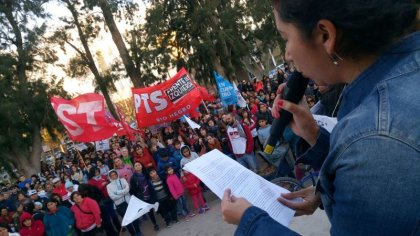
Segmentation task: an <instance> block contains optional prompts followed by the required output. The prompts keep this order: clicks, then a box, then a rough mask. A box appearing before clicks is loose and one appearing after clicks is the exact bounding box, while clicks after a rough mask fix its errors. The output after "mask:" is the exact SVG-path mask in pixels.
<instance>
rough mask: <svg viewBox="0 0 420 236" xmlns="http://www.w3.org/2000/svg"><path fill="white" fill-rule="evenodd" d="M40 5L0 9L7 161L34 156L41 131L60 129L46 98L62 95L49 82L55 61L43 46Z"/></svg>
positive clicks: (16, 1) (38, 1) (0, 92)
mask: <svg viewBox="0 0 420 236" xmlns="http://www.w3.org/2000/svg"><path fill="white" fill-rule="evenodd" d="M45 2H46V0H30V1H29V0H6V1H2V2H1V3H0V24H1V25H2V27H1V28H0V35H1V37H0V40H1V43H0V111H1V112H0V153H2V155H4V156H8V157H12V158H15V157H24V158H28V157H29V156H30V155H31V154H32V153H31V152H32V151H36V150H34V149H33V148H34V147H33V146H34V140H39V137H40V133H39V131H40V129H41V127H45V128H46V129H47V130H49V131H52V130H53V129H56V128H57V127H60V126H59V124H58V121H57V119H56V117H55V115H54V112H53V110H52V108H51V106H50V105H49V97H50V96H53V95H61V96H65V95H66V94H65V92H64V90H63V88H62V81H60V80H58V79H57V78H55V77H53V76H48V70H47V66H48V64H50V63H53V62H55V61H56V60H57V56H56V52H55V51H54V50H53V49H52V48H50V47H49V46H48V45H47V42H46V41H45V40H44V34H45V31H46V29H47V27H46V24H45V19H47V18H48V15H47V14H46V13H45V12H44V11H43V7H42V5H43V4H44V3H45ZM46 77H48V78H46ZM47 79H48V80H47ZM51 133H52V132H51ZM39 144H40V143H39ZM39 154H40V153H39Z"/></svg>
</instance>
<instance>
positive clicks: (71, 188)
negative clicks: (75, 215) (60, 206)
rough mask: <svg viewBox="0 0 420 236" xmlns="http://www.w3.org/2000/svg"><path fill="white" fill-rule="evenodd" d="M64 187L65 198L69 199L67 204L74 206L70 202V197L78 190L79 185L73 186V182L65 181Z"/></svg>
mask: <svg viewBox="0 0 420 236" xmlns="http://www.w3.org/2000/svg"><path fill="white" fill-rule="evenodd" d="M64 187H65V188H66V190H67V197H68V199H69V202H70V203H71V204H72V205H74V202H73V201H72V200H71V198H70V196H71V194H72V193H73V192H76V191H77V190H78V189H79V185H78V184H73V182H71V181H69V180H67V181H66V183H65V184H64Z"/></svg>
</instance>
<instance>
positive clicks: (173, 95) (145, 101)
mask: <svg viewBox="0 0 420 236" xmlns="http://www.w3.org/2000/svg"><path fill="white" fill-rule="evenodd" d="M132 92H133V96H134V108H135V109H134V111H135V113H136V117H137V125H138V127H148V126H152V125H156V124H161V123H166V122H170V121H173V120H177V119H179V118H180V117H182V116H183V115H185V114H190V113H193V112H194V111H195V109H196V108H197V107H198V106H199V105H200V102H201V100H202V99H203V98H202V93H201V91H200V88H199V86H198V85H196V84H195V83H194V81H193V80H192V79H191V77H190V76H189V75H188V72H187V71H186V70H185V69H184V68H182V69H181V70H180V71H179V72H178V73H177V74H176V75H175V76H174V77H172V78H171V79H170V80H167V81H165V82H163V83H161V84H158V85H155V86H152V87H147V88H139V89H132Z"/></svg>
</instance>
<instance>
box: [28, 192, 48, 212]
mask: <svg viewBox="0 0 420 236" xmlns="http://www.w3.org/2000/svg"><path fill="white" fill-rule="evenodd" d="M28 196H29V198H30V199H31V201H32V202H39V203H41V205H43V204H45V205H46V203H47V201H48V199H47V198H41V197H40V196H39V195H38V192H37V191H36V190H34V189H31V190H29V191H28ZM45 209H46V208H45Z"/></svg>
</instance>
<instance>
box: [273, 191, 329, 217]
mask: <svg viewBox="0 0 420 236" xmlns="http://www.w3.org/2000/svg"><path fill="white" fill-rule="evenodd" d="M299 197H300V198H302V199H303V201H302V202H296V201H292V200H293V199H295V198H299ZM277 200H278V201H279V202H281V203H282V204H283V205H285V206H287V207H289V208H291V209H293V210H295V211H296V213H295V216H301V215H312V214H313V213H314V212H315V211H316V209H317V208H318V207H319V205H320V204H321V196H320V194H319V193H315V187H313V186H312V187H308V188H305V189H302V190H299V191H296V192H291V193H285V194H282V195H281V197H279V198H278V199H277Z"/></svg>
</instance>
